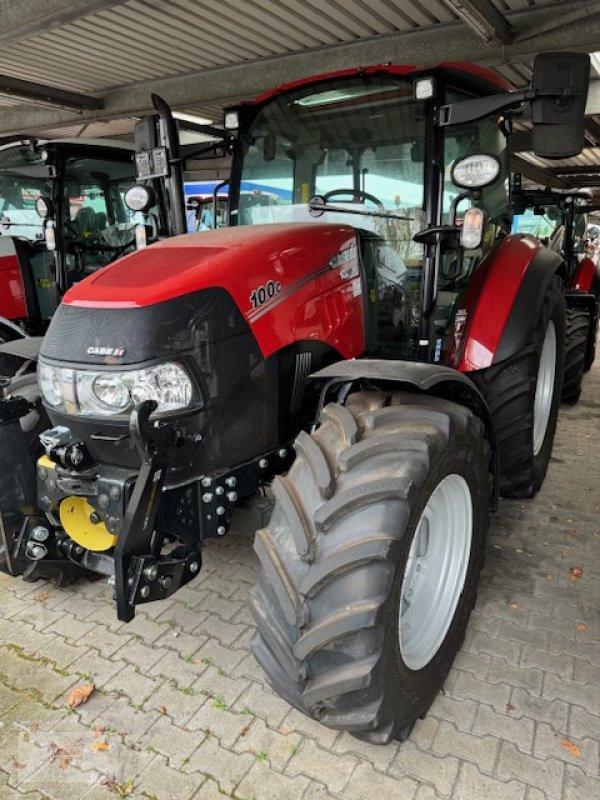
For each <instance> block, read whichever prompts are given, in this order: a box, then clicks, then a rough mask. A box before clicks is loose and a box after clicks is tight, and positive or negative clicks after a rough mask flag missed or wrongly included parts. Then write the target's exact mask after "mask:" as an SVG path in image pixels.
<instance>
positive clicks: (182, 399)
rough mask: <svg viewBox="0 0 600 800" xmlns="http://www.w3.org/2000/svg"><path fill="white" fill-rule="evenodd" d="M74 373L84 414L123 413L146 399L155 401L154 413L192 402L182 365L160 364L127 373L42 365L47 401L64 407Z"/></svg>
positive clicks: (78, 410)
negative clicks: (66, 385) (64, 397)
mask: <svg viewBox="0 0 600 800" xmlns="http://www.w3.org/2000/svg"><path fill="white" fill-rule="evenodd" d="M73 372H74V376H75V396H76V402H75V409H76V410H75V411H74V412H72V411H71V409H69V411H70V413H76V414H80V415H85V416H100V417H103V416H104V417H105V416H117V415H119V416H124V415H127V414H129V413H130V411H132V410H133V408H134V407H135V406H136V405H138V403H141V402H142V401H144V400H155V401H156V403H157V404H158V405H157V408H156V411H155V412H154V413H159V414H160V413H166V412H169V411H176V410H177V409H180V408H187V406H189V405H190V403H191V401H192V396H193V387H192V382H191V380H190V378H189V376H188V374H187V372H186V371H185V369H184V368H183V367H182V366H181V365H180V364H174V363H168V364H157V365H156V366H154V367H148V368H146V369H136V370H129V371H125V372H120V371H119V372H117V371H114V372H104V371H102V372H99V371H97V370H74V371H73V370H70V369H69V370H65V369H62V368H59V367H51V366H50V365H48V364H40V373H39V374H40V386H41V388H42V393H43V395H44V399H45V400H46V402H47V403H48V404H49V405H51V406H54V407H58V406H62V405H63V403H62V399H63V394H64V391H63V386H64V384H65V382H66V381H67V380H68V381H71V382H72V380H73Z"/></svg>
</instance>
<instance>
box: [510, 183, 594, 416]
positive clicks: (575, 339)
mask: <svg viewBox="0 0 600 800" xmlns="http://www.w3.org/2000/svg"><path fill="white" fill-rule="evenodd" d="M515 179H516V181H517V188H516V190H515V191H514V192H513V209H514V212H515V215H518V216H515V223H514V224H513V230H515V229H516V230H517V231H520V230H521V229H522V228H523V227H526V226H528V225H530V224H531V223H532V222H533V224H535V220H536V217H537V219H541V220H543V223H542V224H544V225H545V226H546V233H547V236H546V237H545V239H547V242H545V243H546V244H547V246H548V247H550V249H552V250H556V251H557V252H559V253H560V254H561V255H562V257H563V258H564V260H565V266H566V269H567V280H566V286H565V289H566V294H565V299H566V301H567V315H566V346H565V369H564V380H563V388H562V401H563V403H570V404H573V403H576V402H577V400H578V399H579V395H580V394H581V385H582V380H583V375H584V373H585V372H586V371H587V370H589V369H590V367H591V366H592V364H593V362H594V358H595V356H596V338H597V330H598V316H599V314H598V312H599V309H600V269H599V267H598V265H597V264H596V263H595V260H594V259H593V258H592V257H591V255H590V254H589V253H588V252H587V250H588V249H589V248H588V245H587V239H586V236H587V221H588V215H589V214H590V213H592V212H593V211H597V210H598V206H597V205H595V204H594V203H593V202H592V199H591V197H590V196H589V195H588V194H587V193H584V192H559V191H552V190H550V189H540V190H530V191H523V190H521V188H520V186H519V184H520V176H518V175H516V176H515Z"/></svg>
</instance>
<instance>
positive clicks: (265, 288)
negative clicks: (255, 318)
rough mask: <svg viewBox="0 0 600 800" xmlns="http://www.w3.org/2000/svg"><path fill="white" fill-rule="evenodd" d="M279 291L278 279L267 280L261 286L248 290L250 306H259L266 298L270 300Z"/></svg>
mask: <svg viewBox="0 0 600 800" xmlns="http://www.w3.org/2000/svg"><path fill="white" fill-rule="evenodd" d="M280 291H281V283H280V282H279V281H267V283H264V284H263V285H262V286H257V287H256V289H254V290H253V291H252V292H250V302H251V303H252V308H260V307H261V306H262V304H263V303H266V302H267V300H271V299H272V298H273V297H275V295H277V294H279V292H280Z"/></svg>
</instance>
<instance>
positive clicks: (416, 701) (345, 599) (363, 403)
mask: <svg viewBox="0 0 600 800" xmlns="http://www.w3.org/2000/svg"><path fill="white" fill-rule="evenodd" d="M295 447H296V454H297V456H296V460H295V462H294V464H293V466H292V468H291V470H290V472H289V473H288V475H287V476H286V477H280V478H276V479H275V482H274V484H273V491H274V495H275V500H276V502H275V507H274V510H273V515H272V518H271V521H270V523H269V526H268V527H267V528H266V529H264V530H261V531H259V532H258V533H257V537H256V543H255V548H256V551H257V553H258V556H259V559H260V562H261V575H260V580H259V583H258V584H257V586H255V587H254V589H253V590H252V593H251V606H252V609H253V613H254V616H255V619H256V621H257V631H256V634H255V637H254V640H253V649H254V653H255V656H256V658H257V659H258V661H259V663H260V664H261V666H262V667H263V669H264V670H265V673H266V676H267V680H268V681H269V683H270V684H271V686H272V687H273V688H274V689H275V691H277V692H278V693H279V694H280V695H281V696H282V697H284V698H285V699H287V700H288V701H289V702H290V703H291V704H293V705H294V706H296V707H297V708H298V709H300V710H301V711H303V712H304V713H306V714H308V715H309V716H312V717H313V718H315V719H318V720H320V721H321V722H322V723H323V724H325V725H327V726H328V727H331V728H334V729H338V730H347V731H349V732H350V733H352V734H353V735H354V736H356V737H358V738H360V739H364V740H367V741H369V742H373V743H380V744H383V743H387V742H388V741H390V740H391V739H394V738H396V739H400V740H402V739H404V738H406V737H407V736H408V735H409V733H410V731H411V729H412V727H413V725H414V723H415V721H416V720H417V719H418V718H419V717H421V716H423V715H424V714H425V713H426V712H427V710H428V709H429V706H430V705H431V703H432V702H433V700H434V699H435V697H436V695H437V693H438V692H439V690H440V688H441V686H442V685H443V683H444V680H445V678H446V676H447V674H448V672H449V670H450V667H451V665H452V662H453V660H454V657H455V655H456V652H457V651H458V649H459V647H460V645H461V643H462V640H463V637H464V634H465V629H466V626H467V621H468V619H469V615H470V612H471V609H472V607H473V605H474V602H475V596H476V590H477V583H478V580H479V573H480V570H481V566H482V562H483V552H484V543H485V537H486V532H487V526H488V510H489V501H490V492H491V485H492V481H491V476H490V449H489V446H488V443H487V441H486V439H485V436H484V428H483V425H482V423H481V421H480V420H479V419H478V418H477V417H475V416H474V415H473V413H472V412H471V411H469V410H468V409H467V408H465V407H463V406H460V405H457V404H455V403H451V402H449V401H446V400H442V399H440V398H436V397H429V396H426V397H421V396H415V395H414V394H406V393H396V394H392V395H387V396H386V395H384V394H380V393H377V392H360V393H356V394H353V395H351V396H350V397H349V398H348V401H347V403H346V405H345V406H341V405H337V404H332V405H329V406H327V407H326V408H325V409H324V416H323V423H322V424H321V426H320V427H319V429H318V430H317V431H316V432H315V434H314V435H313V436H308V434H305V433H301V434H300V435H299V436H298V438H297V440H296V445H295Z"/></svg>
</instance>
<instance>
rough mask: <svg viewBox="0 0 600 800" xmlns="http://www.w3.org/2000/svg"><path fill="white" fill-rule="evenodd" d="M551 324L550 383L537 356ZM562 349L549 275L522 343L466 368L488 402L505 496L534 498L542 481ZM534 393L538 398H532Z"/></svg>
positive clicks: (559, 306)
mask: <svg viewBox="0 0 600 800" xmlns="http://www.w3.org/2000/svg"><path fill="white" fill-rule="evenodd" d="M552 329H553V330H554V354H555V359H554V365H553V372H554V375H553V380H552V381H551V386H550V381H549V377H550V376H549V374H548V369H547V368H548V364H547V363H546V364H545V365H544V361H543V358H542V356H543V354H544V343H547V342H548V338H547V337H549V336H550V331H551V330H552ZM564 350H565V298H564V295H563V292H562V285H561V281H560V279H559V278H554V279H553V281H552V283H551V284H550V286H549V287H548V290H547V292H546V296H545V297H544V302H543V305H542V310H541V313H540V316H539V319H538V322H537V325H536V327H535V330H534V331H533V333H532V335H531V338H530V340H529V342H528V343H527V344H526V345H525V347H523V348H522V349H521V350H519V352H517V353H515V355H513V356H511V357H510V358H507V359H506V360H505V361H503V362H502V363H500V364H495V365H493V366H491V367H489V368H488V369H486V370H482V371H481V372H478V373H471V376H470V377H471V378H472V379H473V380H474V381H475V383H476V384H477V386H478V387H479V388H480V390H481V391H482V393H483V395H484V397H485V398H486V400H487V402H488V405H489V408H490V411H491V414H492V419H493V422H494V427H495V429H496V440H497V448H498V461H499V467H500V493H501V494H502V495H503V496H504V497H533V496H534V495H535V494H536V492H537V491H538V490H539V488H540V486H541V485H542V483H543V481H544V477H545V475H546V470H547V469H548V463H549V461H550V455H551V454H552V446H553V444H554V434H555V432H556V419H557V417H558V409H559V405H560V395H561V387H562V380H563V369H564ZM547 352H548V351H547V350H546V355H547ZM540 395H541V398H540ZM536 397H537V398H538V400H540V399H541V400H542V402H541V403H540V402H536ZM544 400H545V403H544V402H543V401H544ZM540 406H541V408H540ZM540 413H541V414H542V415H543V417H540ZM536 420H537V422H536ZM542 428H543V431H542V430H541V429H542ZM541 434H543V435H541Z"/></svg>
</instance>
